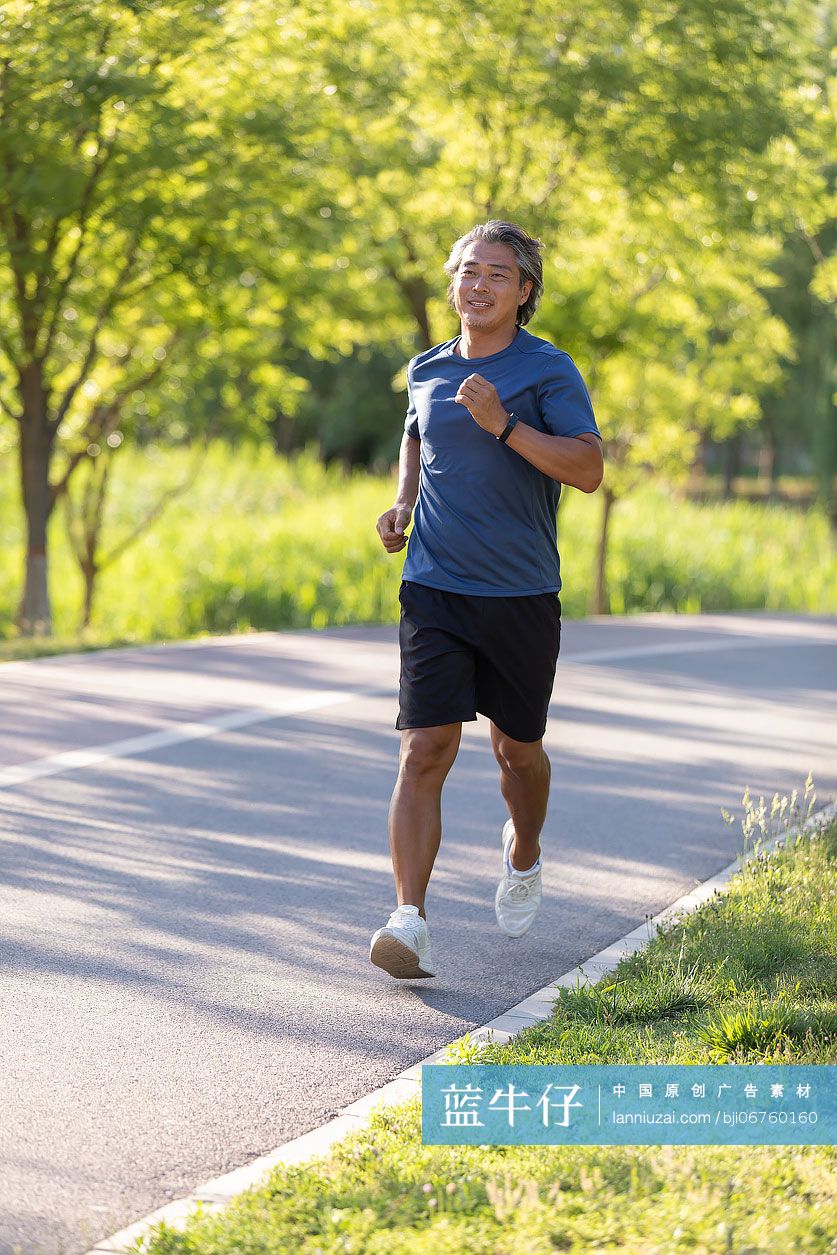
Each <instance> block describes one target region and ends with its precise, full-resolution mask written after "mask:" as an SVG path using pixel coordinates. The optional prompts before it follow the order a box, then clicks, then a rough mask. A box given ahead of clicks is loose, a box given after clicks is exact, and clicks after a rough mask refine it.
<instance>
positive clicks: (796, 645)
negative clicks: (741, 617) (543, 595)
mask: <svg viewBox="0 0 837 1255" xmlns="http://www.w3.org/2000/svg"><path fill="white" fill-rule="evenodd" d="M811 645H831V646H837V633H835V635H834V637H833V638H831V639H828V638H826V639H824V640H810V639H799V638H798V637H797V638H790V639H787V640H778V641H777V640H771V639H770V638H769V637H750V638H741V637H736V639H735V640H724V641H693V642H692V643H691V644H682V645H678V644H677V643H676V642H671V643H669V644H668V645H632V646H628V647H626V648H625V649H599V650H591V651H589V652H588V653H585V654H567V655H566V656H565V657H562V659H561V664H560V665H561V666H564V667H566V666H571V665H572V666H575V664H576V663H590V662H592V663H596V662H622V661H623V660H625V661H627V660H629V659H631V658H657V657H662V656H663V655H666V654H711V653H715V652H717V651H719V650H723V649H781V648H785V649H788V648H791V649H805V648H806V647H809V646H811Z"/></svg>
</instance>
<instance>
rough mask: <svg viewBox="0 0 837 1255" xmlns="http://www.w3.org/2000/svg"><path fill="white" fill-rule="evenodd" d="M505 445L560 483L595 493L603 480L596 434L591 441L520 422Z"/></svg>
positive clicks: (601, 462)
mask: <svg viewBox="0 0 837 1255" xmlns="http://www.w3.org/2000/svg"><path fill="white" fill-rule="evenodd" d="M506 444H507V446H508V448H509V449H514V451H515V453H519V454H520V456H521V457H523V458H525V459H526V461H527V462H531V463H532V465H533V466H536V467H537V468H538V470H539V471H543V473H544V475H548V476H549V478H550V479H554V480H557V481H558V483H560V484H570V485H571V486H572V487H573V488H579V489H580V490H581V491H582V492H595V491H596V489H597V488H598V486H599V484H600V483H601V482H602V476H603V474H604V464H603V460H602V451H601V446H600V444H599V441H598V439H597V437H596V436H591V437H590V438H589V442H588V440H587V439H582V438H581V437H578V436H549V435H547V434H546V433H545V432H542V431H536V430H535V428H534V427H529V426H528V424H526V423H518V424H517V426H516V427H515V428H514V430H513V431H512V433H511V435H510V436H509V438H508V440H507V441H506Z"/></svg>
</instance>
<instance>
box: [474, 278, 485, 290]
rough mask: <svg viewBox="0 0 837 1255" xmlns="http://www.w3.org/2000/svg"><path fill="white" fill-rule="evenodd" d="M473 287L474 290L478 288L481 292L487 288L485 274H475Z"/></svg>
mask: <svg viewBox="0 0 837 1255" xmlns="http://www.w3.org/2000/svg"><path fill="white" fill-rule="evenodd" d="M474 288H475V290H476V289H479V291H481V292H483V291H485V290H486V289H487V288H488V281H487V280H486V277H485V275H477V277H476V279H475V280H474Z"/></svg>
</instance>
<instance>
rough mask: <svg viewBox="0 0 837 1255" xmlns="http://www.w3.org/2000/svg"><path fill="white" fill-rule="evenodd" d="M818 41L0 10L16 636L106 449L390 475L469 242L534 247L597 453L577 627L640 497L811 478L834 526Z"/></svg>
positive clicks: (362, 13) (748, 23) (744, 7)
mask: <svg viewBox="0 0 837 1255" xmlns="http://www.w3.org/2000/svg"><path fill="white" fill-rule="evenodd" d="M833 36H834V11H833V9H832V8H831V6H829V5H827V4H822V3H818V2H816V0H694V3H692V4H691V5H689V6H688V8H687V9H684V8H683V7H682V6H677V5H674V4H659V3H656V2H655V3H654V4H651V3H650V2H649V3H646V2H645V0H621V2H620V3H617V4H613V3H610V2H608V3H604V2H599V0H591V3H589V4H585V5H584V6H582V7H580V8H579V9H578V10H577V11H574V12H572V13H569V14H564V13H563V12H561V11H559V10H557V9H556V8H555V6H554V5H553V4H551V3H546V0H525V2H524V3H521V4H519V5H512V6H509V5H507V4H505V3H501V2H500V0H477V2H470V0H469V2H467V3H466V0H444V3H439V2H438V0H434V2H433V3H431V2H430V0H414V2H412V3H409V4H407V5H404V4H403V3H396V0H308V2H306V3H305V4H304V5H298V4H294V3H291V2H290V0H271V2H268V0H232V2H227V0H214V3H211V4H210V3H205V2H204V0H189V2H188V3H187V2H177V0H144V2H143V3H142V4H140V3H135V2H133V0H90V3H87V4H85V5H83V6H78V5H74V4H71V3H69V2H68V0H37V3H35V2H33V0H0V439H4V440H5V444H6V447H7V450H8V456H13V457H14V458H15V459H16V465H17V467H18V475H19V480H20V486H21V499H22V503H23V508H24V510H25V517H26V537H25V545H24V549H25V554H24V562H23V565H22V568H21V581H20V600H19V608H18V612H17V620H18V624H19V628H20V630H21V632H24V633H35V632H47V631H49V629H50V623H51V607H50V597H49V584H48V571H49V564H48V553H47V550H48V542H49V536H50V519H51V518H52V517H53V513H54V507H55V505H56V503H57V502H58V501H60V500H61V499H62V497H63V498H65V499H66V505H67V509H66V511H65V512H62V513H66V516H67V518H68V519H70V520H73V528H74V529H75V530H74V535H75V538H76V540H75V542H74V543H75V545H76V552H77V553H87V554H88V565H89V542H88V541H87V540H83V539H80V538H82V537H83V536H85V535H88V533H89V531H90V528H89V526H88V527H87V531H86V532H85V531H84V529H83V528H82V522H81V520H82V519H84V518H88V519H90V518H91V517H94V515H95V511H94V514H93V515H91V510H92V508H93V507H92V504H91V503H95V501H96V500H97V499H98V498H97V496H96V493H98V492H99V489H98V488H96V490H95V492H94V489H93V488H92V487H91V485H93V484H97V485H100V486H102V487H101V491H102V493H104V492H106V490H107V485H108V483H109V476H108V474H107V473H106V471H105V469H104V464H103V463H100V467H99V470H98V471H96V472H95V475H94V473H93V468H92V463H93V462H95V461H96V460H97V459H107V458H110V457H112V456H114V452H115V450H116V448H117V447H122V446H123V444H124V442H128V443H129V444H133V445H134V446H135V447H137V448H139V449H142V448H145V447H149V446H150V445H151V444H152V443H153V444H155V445H159V444H160V443H162V444H164V445H165V444H173V445H183V444H192V443H194V442H199V441H201V440H204V439H205V438H206V437H207V435H214V436H216V437H217V436H220V437H223V438H224V439H226V440H228V441H230V442H231V443H232V444H236V443H239V442H241V441H247V442H264V443H268V444H269V445H270V446H271V447H273V448H275V449H276V450H277V451H278V452H280V453H284V454H287V453H292V452H294V451H295V450H299V449H302V448H306V447H309V448H310V447H312V446H313V447H315V448H316V449H317V450H318V451H319V454H320V456H321V457H322V458H323V459H327V460H336V461H338V462H340V463H342V464H344V465H354V466H357V465H362V466H371V467H373V468H378V469H381V468H383V467H385V466H387V465H388V464H389V463H390V461H391V459H392V458H393V456H394V454H395V451H396V449H397V445H398V441H399V438H400V433H401V419H402V415H403V411H404V405H405V395H404V371H403V367H404V364H405V363H406V360H407V359H408V358H409V357H410V356H411V355H412V354H413V353H415V352H417V351H420V350H421V349H423V348H425V347H427V346H428V345H429V344H432V343H435V342H438V341H439V340H442V339H446V338H449V337H450V336H452V335H454V334H456V331H457V329H458V328H457V325H456V322H455V319H454V317H453V315H452V313H451V312H450V311H449V310H448V309H447V307H446V305H445V301H444V292H445V287H446V277H445V275H444V274H443V272H442V269H441V266H442V262H443V261H444V259H445V257H446V255H447V252H448V250H449V248H450V245H451V243H452V242H453V240H454V239H455V238H456V237H457V236H458V235H459V234H461V233H462V232H463V231H465V230H467V229H468V228H469V227H470V226H471V225H473V224H474V222H477V221H483V220H485V219H486V218H488V217H492V216H493V217H504V218H511V219H513V220H515V221H517V222H520V223H521V224H522V225H523V226H525V227H526V228H527V229H528V230H530V231H531V232H532V233H533V234H536V235H538V236H540V238H542V239H543V241H544V243H545V257H546V296H545V298H544V301H543V303H542V305H541V308H540V309H539V311H538V312H537V314H536V316H535V320H534V321H533V323H532V324H531V327H530V329H531V330H532V331H533V332H534V333H535V334H539V335H544V336H546V337H547V338H549V339H551V340H552V341H553V342H554V343H556V344H557V345H558V346H559V347H562V348H565V349H567V351H569V352H570V353H571V354H572V355H573V357H574V359H575V360H576V362H577V363H578V365H579V367H580V369H581V370H582V373H583V374H584V375H585V378H586V379H587V381H588V384H589V386H590V390H591V393H592V396H593V401H594V406H595V408H596V412H597V415H598V417H599V420H600V424H601V427H602V431H603V434H604V436H605V440H606V445H607V450H608V474H607V479H606V482H605V485H604V488H603V491H602V495H601V518H600V525H599V537H598V552H597V557H596V570H597V578H596V580H595V581H594V584H593V586H592V593H591V606H592V608H593V609H596V610H599V611H601V610H604V609H607V608H608V607H611V606H612V603H611V598H610V596H609V592H608V587H607V568H608V559H607V545H608V536H609V529H610V526H611V524H612V518H613V511H614V509H615V510H617V511H618V509H619V502H620V501H621V500H622V499H623V498H624V497H625V496H627V495H628V494H630V493H631V492H633V491H634V490H635V489H636V487H637V486H638V485H641V484H643V483H645V482H646V481H647V480H648V479H649V478H651V477H655V478H659V477H664V478H665V479H667V480H668V481H669V482H674V483H678V482H679V483H681V484H683V485H686V484H687V483H688V484H689V486H690V488H691V490H693V491H695V492H703V493H706V492H708V491H710V488H711V487H712V486H713V485H716V486H718V487H720V485H721V483H722V482H725V484H726V488H727V491H728V492H731V491H733V489H740V488H741V486H742V479H741V476H742V474H743V473H745V472H747V471H748V470H754V471H755V470H756V469H757V470H758V472H759V475H760V479H761V482H763V483H765V484H767V485H769V486H771V487H772V491H773V492H774V494H775V493H778V492H779V485H780V481H779V479H778V476H779V472H782V473H784V474H787V473H790V472H796V473H800V472H801V473H803V474H804V475H807V476H809V477H810V479H811V483H812V490H813V491H815V492H816V495H817V497H818V499H819V501H820V502H821V503H822V505H823V506H824V507H825V508H826V510H827V511H828V512H829V513H830V515H831V517H832V519H834V517H835V514H837V508H836V507H835V498H834V480H835V473H837V424H835V422H834V396H835V390H836V389H837V365H836V364H835V363H837V346H835V318H834V314H835V299H836V298H837V265H835V261H834V238H835V226H834V222H835V214H834V200H835V190H834V169H835V166H834V164H833V163H832V164H829V153H830V146H831V143H832V140H833V126H834V116H833V98H832V97H833V79H829V74H830V73H831V70H830V57H831V54H832V50H833V44H834V38H833ZM830 93H831V94H832V95H830ZM117 456H118V455H117ZM719 477H720V478H719ZM170 487H171V486H170V485H169V486H168V487H166V488H165V490H164V493H163V497H165V493H167V492H169V491H170ZM74 493H75V494H76V496H75V497H74V496H73V494H74ZM162 499H163V498H161V500H162ZM105 517H106V511H105V510H104V505H102V509H101V510H100V511H99V514H98V518H99V526H100V527H101V524H102V520H103V519H104V518H105ZM80 529H81V530H80ZM129 533H130V528H129ZM97 537H98V532H97ZM97 543H98V540H97ZM79 546H80V547H79ZM110 550H111V551H112V552H118V551H119V544H118V543H117V542H115V543H114V544H112V545H111V546H110ZM616 608H618V607H616Z"/></svg>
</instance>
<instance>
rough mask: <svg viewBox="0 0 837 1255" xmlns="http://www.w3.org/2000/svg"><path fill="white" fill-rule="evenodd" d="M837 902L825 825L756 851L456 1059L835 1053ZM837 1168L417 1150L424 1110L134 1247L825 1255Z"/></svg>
mask: <svg viewBox="0 0 837 1255" xmlns="http://www.w3.org/2000/svg"><path fill="white" fill-rule="evenodd" d="M809 792H810V789H809ZM805 802H806V803H807V802H808V794H806V797H805ZM748 813H749V814H750V817H751V819H752V815H753V814H757V810H756V808H750V809H749V811H748ZM788 818H789V813H788V812H787V811H786V810H782V812H781V822H782V824H783V825H784V827H785V829H786V828H787V825H788ZM745 823H746V821H745ZM753 827H754V825H753V824H752V823H750V825H749V831H750V832H752V830H753ZM755 827H756V828H757V827H758V825H757V824H756V825H755ZM765 829H766V832H767V835H770V832H772V831H776V830H778V823H775V822H774V823H773V824H772V826H771V823H770V822H768V824H767V825H765ZM836 904H837V823H832V824H831V825H830V827H828V828H827V829H826V830H825V831H822V832H815V833H811V834H808V835H805V836H802V837H799V838H797V839H795V840H791V841H789V842H788V843H787V845H786V846H785V847H784V848H781V849H779V850H777V851H776V852H774V853H771V854H769V855H766V854H764V853H763V852H762V853H761V854H760V855H758V856H757V857H756V858H755V859H754V860H753V861H752V862H750V863H748V864H747V865H746V866H745V867H744V868H743V869H742V871H741V872H740V873H739V875H738V876H737V877H736V878H734V880H733V881H732V883H731V885H730V888H729V890H728V892H727V893H726V894H724V895H718V896H716V897H715V898H713V899H712V901H710V902H708V903H706V904H704V906H703V907H701V908H700V909H699V910H698V911H696V912H695V913H693V914H692V915H689V916H686V917H684V918H682V919H681V920H677V921H674V922H673V923H671V924H670V925H669V926H668V927H667V928H665V929H664V930H663V931H662V932H660V933H659V934H658V935H657V936H656V937H655V938H654V939H653V940H652V941H651V942H650V943H649V945H648V946H647V947H646V949H645V950H643V951H642V952H640V953H638V954H635V955H632V956H630V957H629V958H627V959H625V960H623V961H622V962H621V963H620V965H619V967H618V968H617V969H616V971H615V972H614V973H613V974H612V976H611V977H606V978H605V979H604V980H603V981H602V982H600V984H599V985H597V986H592V987H590V986H585V987H578V988H576V989H566V990H562V991H561V993H560V997H559V999H558V1001H557V1002H556V1005H555V1008H554V1013H553V1015H552V1018H551V1019H550V1020H548V1021H545V1022H544V1023H542V1024H540V1025H538V1026H536V1027H533V1028H530V1029H526V1030H525V1031H524V1032H522V1033H521V1034H520V1035H519V1036H518V1037H517V1038H516V1039H515V1040H514V1041H513V1042H511V1043H509V1044H508V1045H507V1046H499V1045H489V1046H487V1047H482V1048H481V1049H480V1050H479V1052H476V1051H475V1050H474V1043H473V1042H470V1041H469V1039H468V1038H467V1037H466V1038H465V1039H463V1040H461V1041H460V1042H459V1043H456V1044H454V1047H453V1048H452V1049H451V1050H450V1051H449V1058H450V1061H451V1062H458V1061H473V1059H474V1058H475V1057H477V1056H478V1058H479V1061H480V1062H483V1063H621V1064H635V1063H713V1062H714V1063H720V1062H724V1063H726V1062H735V1063H806V1062H807V1063H826V1062H828V1063H833V1062H834V1061H835V1055H837V910H835V905H836ZM835 1166H837V1152H835V1150H834V1148H833V1147H791V1146H753V1147H747V1148H742V1147H736V1146H733V1147H717V1146H705V1147H700V1146H699V1147H686V1146H682V1147H679V1146H673V1147H604V1146H603V1147H595V1146H593V1147H551V1148H547V1149H544V1148H534V1147H493V1148H478V1147H441V1146H424V1145H422V1143H421V1123H420V1108H419V1103H418V1102H417V1101H416V1102H413V1103H410V1104H406V1105H404V1106H401V1107H398V1108H394V1109H389V1110H385V1111H383V1112H381V1113H379V1114H378V1115H376V1116H375V1117H374V1118H373V1120H372V1123H371V1125H370V1126H369V1127H368V1128H367V1129H365V1130H363V1131H361V1132H359V1133H357V1134H355V1135H353V1136H352V1137H349V1138H347V1139H346V1140H345V1141H343V1142H341V1143H340V1144H339V1145H338V1146H337V1147H336V1148H335V1149H334V1150H333V1152H332V1153H331V1154H330V1155H329V1156H328V1157H327V1158H325V1159H323V1160H319V1161H317V1162H315V1163H312V1164H310V1165H308V1166H303V1167H297V1168H280V1169H277V1170H275V1171H274V1172H273V1173H272V1174H271V1175H270V1177H269V1178H268V1179H267V1181H266V1182H265V1184H264V1185H263V1186H262V1187H261V1188H259V1189H256V1190H252V1191H250V1192H249V1193H247V1194H244V1195H242V1196H241V1197H240V1198H238V1199H237V1200H236V1201H235V1202H234V1203H233V1204H232V1205H231V1206H230V1207H229V1208H228V1209H227V1210H226V1211H224V1212H223V1213H220V1214H216V1215H208V1216H203V1217H202V1216H198V1217H196V1218H194V1219H192V1220H191V1221H190V1222H189V1224H188V1226H187V1228H186V1230H185V1231H184V1232H182V1233H178V1232H175V1231H174V1230H171V1229H169V1228H167V1227H165V1226H164V1227H163V1228H162V1229H161V1230H159V1232H158V1235H157V1236H156V1238H155V1239H154V1240H153V1241H152V1242H151V1244H150V1245H148V1246H146V1247H145V1248H143V1249H145V1250H147V1251H149V1252H150V1255H186V1253H187V1252H188V1253H190V1255H192V1253H194V1255H233V1253H235V1255H257V1253H258V1255H267V1253H268V1252H270V1253H273V1252H276V1253H277V1255H278V1253H279V1252H289V1253H290V1252H294V1253H296V1252H299V1253H300V1255H336V1253H337V1252H362V1253H363V1255H391V1253H392V1252H398V1255H446V1253H450V1255H459V1252H473V1255H489V1253H490V1255H517V1253H518V1252H521V1251H526V1252H527V1253H528V1252H535V1253H538V1252H544V1253H546V1252H554V1251H566V1252H572V1253H576V1255H587V1253H588V1252H591V1251H611V1250H612V1251H619V1252H622V1253H623V1255H668V1253H670V1252H681V1251H682V1252H693V1253H702V1255H714V1253H715V1252H736V1253H737V1255H789V1253H790V1252H794V1253H796V1252H816V1253H818V1255H826V1253H828V1252H831V1253H833V1252H834V1251H835V1249H837V1247H836V1246H835V1240H834V1204H833V1173H834V1168H835Z"/></svg>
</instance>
